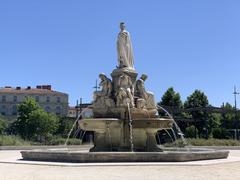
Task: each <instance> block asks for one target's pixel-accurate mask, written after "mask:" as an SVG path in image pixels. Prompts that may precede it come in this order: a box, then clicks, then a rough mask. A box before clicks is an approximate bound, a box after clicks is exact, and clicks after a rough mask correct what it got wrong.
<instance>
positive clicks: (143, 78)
mask: <svg viewBox="0 0 240 180" xmlns="http://www.w3.org/2000/svg"><path fill="white" fill-rule="evenodd" d="M147 78H148V76H147V75H146V74H142V76H141V78H140V79H142V80H143V81H145V80H146V79H147Z"/></svg>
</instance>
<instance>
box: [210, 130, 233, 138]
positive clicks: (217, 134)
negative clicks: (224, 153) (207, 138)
mask: <svg viewBox="0 0 240 180" xmlns="http://www.w3.org/2000/svg"><path fill="white" fill-rule="evenodd" d="M212 135H213V138H216V139H228V138H229V136H230V135H229V133H228V132H227V130H226V129H224V128H214V129H213V131H212Z"/></svg>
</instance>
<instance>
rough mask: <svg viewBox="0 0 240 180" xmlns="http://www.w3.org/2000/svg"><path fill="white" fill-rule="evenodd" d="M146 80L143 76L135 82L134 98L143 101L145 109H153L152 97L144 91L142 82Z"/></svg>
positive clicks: (150, 93)
mask: <svg viewBox="0 0 240 180" xmlns="http://www.w3.org/2000/svg"><path fill="white" fill-rule="evenodd" d="M146 79H147V75H146V74H143V75H142V76H141V78H140V79H138V80H137V81H136V84H135V93H134V95H135V97H137V98H141V99H145V103H146V108H147V109H155V108H156V106H155V101H154V95H153V93H152V92H149V91H146V90H145V85H144V82H145V80H146Z"/></svg>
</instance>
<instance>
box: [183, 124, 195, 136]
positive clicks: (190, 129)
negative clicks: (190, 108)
mask: <svg viewBox="0 0 240 180" xmlns="http://www.w3.org/2000/svg"><path fill="white" fill-rule="evenodd" d="M196 131H197V129H196ZM197 133H198V132H196V134H197ZM185 136H186V137H187V138H194V137H195V127H194V126H189V127H187V128H186V130H185Z"/></svg>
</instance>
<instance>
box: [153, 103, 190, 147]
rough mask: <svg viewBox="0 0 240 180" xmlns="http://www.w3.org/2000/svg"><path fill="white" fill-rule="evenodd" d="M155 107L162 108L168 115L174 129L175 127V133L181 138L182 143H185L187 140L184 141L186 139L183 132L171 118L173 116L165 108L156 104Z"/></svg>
mask: <svg viewBox="0 0 240 180" xmlns="http://www.w3.org/2000/svg"><path fill="white" fill-rule="evenodd" d="M157 107H158V108H160V109H162V110H163V111H164V112H165V113H166V114H167V115H168V116H169V117H170V119H172V120H173V124H174V125H175V127H176V129H177V134H178V135H179V136H180V137H181V140H182V142H183V144H184V145H187V142H186V140H185V138H184V134H183V133H182V131H181V129H180V127H179V126H178V125H177V123H176V121H175V120H174V119H173V117H172V116H171V114H170V113H169V112H168V111H167V110H166V109H165V108H163V107H162V106H159V105H157Z"/></svg>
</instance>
